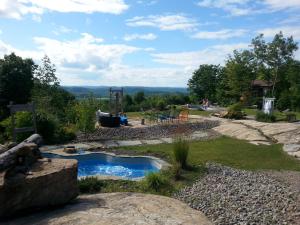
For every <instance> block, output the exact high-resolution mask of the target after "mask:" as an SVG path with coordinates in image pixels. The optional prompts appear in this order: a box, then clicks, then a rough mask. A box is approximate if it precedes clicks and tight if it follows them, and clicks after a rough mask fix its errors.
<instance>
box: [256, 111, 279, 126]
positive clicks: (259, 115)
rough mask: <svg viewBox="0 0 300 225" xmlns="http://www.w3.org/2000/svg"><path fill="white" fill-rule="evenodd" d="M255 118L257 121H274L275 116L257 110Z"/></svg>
mask: <svg viewBox="0 0 300 225" xmlns="http://www.w3.org/2000/svg"><path fill="white" fill-rule="evenodd" d="M255 119H256V120H257V121H259V122H267V123H273V122H275V121H276V116H275V115H274V114H266V113H264V112H262V111H258V112H257V113H256V116H255Z"/></svg>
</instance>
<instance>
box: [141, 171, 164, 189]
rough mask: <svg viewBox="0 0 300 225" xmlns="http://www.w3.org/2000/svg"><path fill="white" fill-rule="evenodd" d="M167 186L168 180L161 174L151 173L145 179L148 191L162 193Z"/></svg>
mask: <svg viewBox="0 0 300 225" xmlns="http://www.w3.org/2000/svg"><path fill="white" fill-rule="evenodd" d="M166 185H167V180H166V179H165V178H164V177H163V176H162V175H161V174H159V173H153V172H150V173H148V174H147V175H146V177H145V186H146V189H150V190H154V191H156V192H159V191H161V190H162V189H163V188H164V187H165V186H166Z"/></svg>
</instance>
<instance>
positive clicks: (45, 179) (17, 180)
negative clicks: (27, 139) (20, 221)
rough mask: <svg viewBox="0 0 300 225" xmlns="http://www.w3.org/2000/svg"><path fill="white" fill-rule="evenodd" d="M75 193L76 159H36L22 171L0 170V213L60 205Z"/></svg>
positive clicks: (20, 211)
mask: <svg viewBox="0 0 300 225" xmlns="http://www.w3.org/2000/svg"><path fill="white" fill-rule="evenodd" d="M77 195H78V189H77V161H76V160H65V159H52V160H51V161H50V160H48V159H39V160H38V161H37V162H35V163H34V164H32V165H31V166H30V169H29V171H28V172H27V173H26V174H24V173H15V174H14V175H13V176H6V171H4V172H1V173H0V202H1V204H0V217H8V216H12V215H14V214H16V213H22V212H25V211H28V210H30V209H35V208H42V207H48V206H56V205H62V204H65V203H67V202H69V201H70V200H71V199H73V198H75V197H76V196H77Z"/></svg>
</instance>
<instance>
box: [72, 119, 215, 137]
mask: <svg viewBox="0 0 300 225" xmlns="http://www.w3.org/2000/svg"><path fill="white" fill-rule="evenodd" d="M218 124H219V123H218V121H216V120H201V121H197V122H193V123H188V122H186V123H170V124H156V125H153V126H139V127H118V128H105V127H101V128H98V129H97V130H96V131H95V132H93V133H91V134H88V135H87V136H86V135H83V134H79V135H78V137H77V140H76V141H75V142H87V141H93V142H94V141H106V140H144V139H160V138H169V137H173V136H177V135H181V134H184V135H190V134H192V133H193V132H195V131H201V130H207V129H211V128H213V127H216V126H218Z"/></svg>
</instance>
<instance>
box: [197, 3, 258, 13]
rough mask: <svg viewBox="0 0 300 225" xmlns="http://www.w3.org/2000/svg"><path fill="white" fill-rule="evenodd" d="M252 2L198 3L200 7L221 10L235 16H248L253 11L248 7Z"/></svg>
mask: <svg viewBox="0 0 300 225" xmlns="http://www.w3.org/2000/svg"><path fill="white" fill-rule="evenodd" d="M249 2H250V0H202V1H200V2H198V3H197V5H198V6H200V7H209V8H220V9H223V10H225V11H227V12H229V13H230V14H231V15H233V16H243V15H248V14H250V13H251V12H252V9H251V8H250V7H249V6H248V4H247V3H249Z"/></svg>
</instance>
